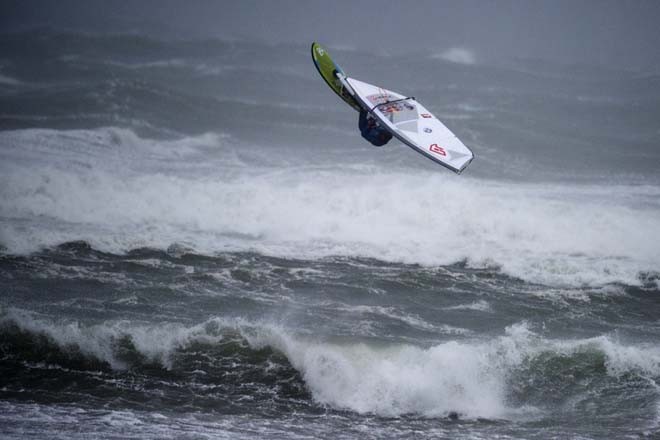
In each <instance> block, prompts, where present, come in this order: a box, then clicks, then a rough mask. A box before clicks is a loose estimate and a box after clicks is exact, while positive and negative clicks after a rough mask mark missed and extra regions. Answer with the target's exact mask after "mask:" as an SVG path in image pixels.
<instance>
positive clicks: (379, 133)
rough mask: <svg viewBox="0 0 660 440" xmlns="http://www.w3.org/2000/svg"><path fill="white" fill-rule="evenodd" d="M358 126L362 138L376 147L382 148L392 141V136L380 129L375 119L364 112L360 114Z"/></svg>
mask: <svg viewBox="0 0 660 440" xmlns="http://www.w3.org/2000/svg"><path fill="white" fill-rule="evenodd" d="M358 126H359V127H360V134H361V135H362V137H363V138H365V139H366V140H368V141H369V142H371V144H372V145H375V146H376V147H382V146H383V145H385V144H386V143H388V142H389V141H390V139H392V134H391V133H390V132H389V131H387V130H386V129H384V128H383V127H381V126H380V124H379V123H378V121H377V120H376V118H374V117H373V116H371V115H370V114H369V113H368V112H367V111H365V110H362V111H361V112H360V119H359V121H358Z"/></svg>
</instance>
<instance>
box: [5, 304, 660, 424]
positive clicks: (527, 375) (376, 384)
mask: <svg viewBox="0 0 660 440" xmlns="http://www.w3.org/2000/svg"><path fill="white" fill-rule="evenodd" d="M1 324H2V338H3V341H4V343H3V347H4V348H3V356H4V358H5V360H6V359H8V358H11V357H16V356H19V357H20V356H23V357H25V356H28V355H26V354H25V353H26V350H29V347H30V345H35V344H38V341H39V340H40V339H39V338H42V339H43V338H45V340H46V341H49V343H50V344H52V345H51V346H50V347H49V346H48V344H46V345H45V348H44V345H43V343H42V345H41V347H42V349H41V350H40V351H39V350H37V351H29V353H30V354H29V356H32V359H23V360H24V361H35V360H37V357H41V358H42V359H45V360H46V361H48V360H49V359H50V360H51V362H53V360H55V361H58V359H60V360H61V359H62V356H63V355H64V356H65V358H66V356H67V353H68V356H69V358H70V357H71V356H74V358H75V356H79V355H81V354H82V356H83V357H84V358H91V359H92V360H96V361H101V362H105V363H106V365H108V366H109V367H110V368H113V369H120V370H121V369H127V368H131V369H132V370H134V369H135V368H138V369H139V368H142V367H141V365H144V363H145V362H147V363H148V362H152V363H156V364H159V365H161V366H162V367H163V368H165V369H168V370H171V371H179V372H185V371H191V370H194V371H203V372H204V373H205V377H206V378H207V381H210V383H213V381H219V382H223V383H227V382H232V383H233V385H234V386H236V387H239V388H240V386H241V382H242V381H244V380H248V378H249V380H250V381H258V382H262V383H264V384H266V385H267V384H268V383H271V384H273V383H277V382H278V381H279V380H287V381H290V380H291V379H292V377H291V371H292V370H291V367H293V368H294V369H295V370H296V371H297V372H298V373H297V374H298V376H297V377H298V378H297V379H295V380H297V381H302V382H301V384H304V387H305V388H306V389H307V390H308V391H309V393H311V398H312V399H313V400H314V401H315V402H316V403H317V404H321V405H325V406H328V407H330V408H333V409H339V410H350V411H354V412H357V413H373V414H378V415H382V416H400V415H404V414H419V415H423V416H426V417H437V416H446V415H447V414H451V413H459V414H461V415H463V416H465V417H487V418H509V417H516V416H517V415H520V414H521V411H522V412H523V413H525V412H529V411H536V410H534V406H535V405H536V406H543V402H542V399H536V398H535V397H534V396H541V395H543V394H544V393H551V394H552V393H554V394H556V392H555V391H553V390H555V389H557V387H560V385H561V387H560V388H562V389H563V390H564V392H565V394H563V395H562V396H559V397H557V399H559V398H562V399H564V400H566V399H568V398H569V397H571V395H572V394H571V392H570V390H568V391H567V390H566V386H568V385H566V381H567V380H568V381H571V380H573V381H577V380H578V379H576V377H589V380H590V381H591V380H599V381H601V382H602V381H603V380H605V379H606V378H610V379H611V380H612V381H614V382H612V383H615V382H617V381H620V380H633V381H635V380H637V379H635V378H657V377H658V376H660V347H658V346H657V345H648V344H647V345H623V344H621V343H620V342H617V341H616V340H615V339H612V338H611V337H609V336H600V337H596V338H590V339H583V340H568V341H567V340H550V339H544V338H542V337H541V336H540V335H538V334H536V333H534V332H533V331H532V330H531V329H530V328H529V326H528V325H527V324H525V323H520V324H516V325H513V326H511V327H508V328H507V329H506V331H505V334H504V335H502V336H499V337H495V338H492V339H489V340H484V341H480V340H475V341H472V342H455V341H449V342H445V343H440V344H437V345H432V346H429V347H419V346H414V345H410V344H387V345H383V344H382V343H377V344H370V343H368V342H367V341H364V342H348V341H345V342H332V341H331V340H324V339H313V338H310V337H305V336H301V335H296V334H295V333H293V332H291V331H290V330H288V329H286V328H284V327H282V326H280V325H274V324H269V323H254V322H249V321H246V320H241V319H221V318H211V319H209V320H207V321H205V322H202V323H200V324H197V325H185V324H180V323H160V324H140V323H130V322H127V321H110V322H105V323H100V324H91V325H88V324H83V323H81V322H77V321H62V322H58V321H53V320H52V319H50V318H45V317H40V316H38V315H35V314H32V313H28V312H24V311H21V310H18V309H10V310H8V311H7V312H6V313H5V315H4V317H3V318H2V321H1ZM12 329H13V330H12ZM17 331H18V333H17ZM21 334H22V335H23V336H21ZM25 335H27V339H26V336H25ZM16 338H20V339H19V340H17V339H16ZM35 338H36V339H35ZM218 346H222V347H223V349H222V350H221V351H217V350H215V348H216V347H218ZM12 347H13V348H12ZM18 347H20V348H18ZM26 347H28V348H26ZM12 350H13V351H12ZM53 350H55V351H57V353H58V356H59V357H58V356H49V351H53ZM127 350H128V351H129V352H130V351H132V352H133V354H131V353H127ZM264 350H266V351H264ZM278 353H279V354H280V356H281V357H278ZM590 353H591V354H590ZM192 354H194V356H192ZM186 356H192V357H191V358H190V359H189V361H190V362H191V363H190V364H188V363H186V359H187V358H186ZM585 356H588V357H587V358H585ZM225 358H226V359H227V360H226V361H225ZM239 358H240V359H239ZM585 359H586V360H585ZM84 362H89V361H84ZM84 362H83V365H82V367H85V365H84ZM147 365H148V364H147ZM218 365H220V366H221V368H220V369H219V370H218V369H217V368H218ZM560 365H564V366H563V367H559V366H560ZM193 366H194V368H193ZM80 367H81V366H80V365H78V368H80ZM87 368H92V369H98V365H96V364H92V365H91V366H89V365H88V366H87ZM557 368H563V369H564V370H565V372H566V373H565V374H564V373H562V372H561V371H560V370H557ZM200 369H201V370H200ZM241 370H244V371H243V373H244V374H242V373H241ZM278 371H279V372H280V373H281V374H282V375H283V376H284V377H283V378H280V379H277V378H276V377H275V378H273V374H274V375H275V376H277V375H278V374H280V373H278ZM145 372H150V373H149V374H154V373H155V371H154V370H153V368H146V369H145ZM195 374H197V373H195ZM259 377H261V378H259ZM571 377H572V379H571ZM610 379H607V380H605V381H606V382H607V381H608V380H610ZM608 383H609V382H608ZM521 384H522V385H521ZM524 384H527V385H524ZM569 385H570V383H569ZM605 385H606V386H609V385H607V384H605ZM527 386H534V387H535V388H534V389H533V390H531V391H530V389H527V388H526V387H527ZM575 386H576V387H578V385H577V384H576V385H575ZM578 388H579V387H578ZM294 389H296V387H294ZM532 391H533V392H532ZM650 391H653V390H652V389H651V390H650ZM299 392H300V391H298V393H299ZM530 396H531V397H530ZM513 401H515V402H516V405H514V406H512V405H511V402H513Z"/></svg>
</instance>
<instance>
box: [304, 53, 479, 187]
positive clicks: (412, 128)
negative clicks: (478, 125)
mask: <svg viewBox="0 0 660 440" xmlns="http://www.w3.org/2000/svg"><path fill="white" fill-rule="evenodd" d="M312 58H313V59H314V64H315V65H316V68H317V69H318V71H319V73H320V74H321V76H322V77H323V79H324V80H325V82H326V83H327V84H328V85H329V86H330V88H332V89H333V90H334V91H335V93H337V95H339V96H340V97H341V98H342V99H343V100H344V101H345V102H346V103H347V104H349V105H350V106H351V107H353V108H354V109H356V110H358V111H363V110H364V111H367V112H369V113H370V114H371V115H373V116H374V117H375V118H376V119H377V120H378V121H379V123H380V124H381V126H382V127H384V128H385V129H387V130H388V131H389V132H390V133H392V135H393V136H394V137H396V138H397V139H399V140H400V141H401V142H403V143H404V144H406V145H407V146H409V147H410V148H412V149H413V150H415V151H416V152H418V153H420V154H422V155H424V156H425V157H427V158H429V159H431V160H432V161H434V162H436V163H438V164H440V165H442V166H444V167H446V168H448V169H450V170H452V171H454V172H455V173H457V174H460V173H461V172H463V170H465V168H467V166H468V165H469V164H470V162H472V160H473V159H474V154H473V153H472V151H470V149H469V148H468V147H466V146H465V144H463V142H461V140H460V139H459V138H458V137H457V136H456V135H455V134H454V133H453V132H452V131H451V130H449V128H447V127H446V126H445V125H444V124H443V123H442V122H441V121H440V120H438V119H437V118H436V117H435V116H434V115H433V113H431V112H430V111H429V110H428V109H427V108H426V107H424V106H423V105H422V104H420V103H419V102H417V100H416V99H415V98H414V97H406V96H404V95H401V94H400V93H396V92H393V91H391V90H388V89H384V88H382V87H378V86H375V85H373V84H369V83H366V82H363V81H360V80H357V79H355V78H351V77H348V76H346V74H345V73H344V71H343V70H342V69H341V68H340V67H339V66H338V65H337V64H336V63H335V62H334V61H333V60H332V58H330V55H329V54H328V51H327V50H326V49H325V48H323V47H322V46H321V45H319V44H318V43H314V44H312Z"/></svg>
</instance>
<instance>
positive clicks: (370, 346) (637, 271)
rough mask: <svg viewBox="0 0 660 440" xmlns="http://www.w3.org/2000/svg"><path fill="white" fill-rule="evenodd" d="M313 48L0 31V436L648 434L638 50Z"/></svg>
mask: <svg viewBox="0 0 660 440" xmlns="http://www.w3.org/2000/svg"><path fill="white" fill-rule="evenodd" d="M311 43H312V42H311V41H309V42H301V43H300V44H291V43H277V44H276V43H271V42H268V41H259V40H254V41H251V40H241V39H230V38H226V39H223V38H202V37H199V38H175V37H171V38H168V37H162V36H161V37H156V36H147V35H145V34H142V33H140V32H139V31H136V32H128V33H114V34H113V33H109V32H79V31H73V30H57V29H49V28H40V29H32V30H23V31H17V32H3V33H1V34H0V437H1V438H3V439H92V438H99V439H165V438H173V439H174V438H176V439H354V438H360V439H420V438H434V439H639V438H641V439H652V438H660V238H659V237H660V173H659V172H658V169H659V168H660V128H659V127H660V126H659V125H658V121H659V120H660V73H659V72H652V71H649V72H640V71H636V70H631V69H626V67H625V66H603V65H589V64H579V63H577V64H576V63H573V64H566V63H560V62H557V61H548V60H544V59H534V58H520V59H508V60H502V61H501V62H493V61H492V60H491V61H489V62H485V61H483V62H482V61H481V60H480V59H479V57H478V55H475V54H471V53H469V51H467V50H464V49H460V48H459V49H456V50H454V51H449V52H445V51H440V50H439V51H438V52H437V53H430V52H422V51H411V52H410V53H402V52H396V53H394V52H392V53H391V52H388V51H383V50H377V51H370V50H369V48H363V47H348V46H333V45H332V44H327V49H328V51H329V52H330V53H331V55H332V56H333V57H334V59H335V60H336V61H337V62H338V64H340V65H341V66H342V67H343V68H344V70H345V71H346V72H347V74H348V75H349V76H353V77H355V78H358V79H360V80H363V81H367V82H370V83H374V84H378V85H380V86H382V87H385V88H388V89H392V90H394V91H397V92H399V93H402V94H404V95H407V96H415V97H416V99H417V100H418V101H419V102H421V103H423V104H424V105H425V106H426V107H427V108H428V109H429V110H430V111H432V112H433V113H434V114H435V115H436V116H437V117H438V118H439V119H441V120H442V121H443V122H444V123H445V125H447V126H448V127H449V128H450V129H451V130H452V131H454V132H455V133H456V134H457V135H458V136H459V138H461V139H462V140H463V142H464V143H465V144H466V145H467V146H468V147H469V148H470V149H471V150H472V151H473V152H474V154H475V159H474V161H473V162H472V163H471V165H470V166H469V167H468V168H467V169H466V170H465V171H464V172H463V173H462V174H461V175H460V176H459V175H456V174H454V173H452V172H450V171H449V170H447V169H445V168H443V167H441V166H439V165H438V164H436V163H434V162H432V161H430V160H428V159H426V158H425V157H423V156H421V155H419V154H417V153H416V152H415V151H413V150H411V149H410V148H408V147H406V146H405V145H403V144H401V143H400V142H398V141H397V140H396V139H395V140H393V141H391V142H390V143H389V144H388V145H386V146H384V147H382V148H376V147H372V146H371V145H370V144H368V143H367V142H366V141H364V140H363V139H362V138H361V137H360V135H359V132H358V129H357V123H358V114H357V113H356V112H355V111H354V110H353V109H351V108H350V107H349V106H347V105H346V104H345V103H344V102H342V101H341V100H340V99H339V98H338V97H337V96H336V95H335V94H334V93H333V92H332V90H331V89H330V88H328V87H327V85H326V84H325V83H324V81H323V79H322V78H321V77H320V76H319V74H318V72H317V71H316V69H315V67H314V64H313V62H312V59H311V55H310V45H311ZM321 43H324V42H321Z"/></svg>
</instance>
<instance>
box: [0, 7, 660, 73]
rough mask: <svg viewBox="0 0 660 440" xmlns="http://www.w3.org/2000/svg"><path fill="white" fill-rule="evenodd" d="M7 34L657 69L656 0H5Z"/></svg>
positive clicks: (659, 23)
mask: <svg viewBox="0 0 660 440" xmlns="http://www.w3.org/2000/svg"><path fill="white" fill-rule="evenodd" d="M0 25H1V26H2V28H3V30H20V29H25V28H27V27H32V26H51V27H56V28H69V29H71V28H73V29H84V30H88V31H144V32H148V33H155V34H159V36H163V35H167V34H168V33H171V35H174V36H177V37H194V36H217V37H224V38H240V39H258V40H267V41H271V42H286V43H300V44H304V45H307V44H309V43H310V42H311V41H314V40H316V41H320V42H323V43H325V44H328V45H341V46H345V47H352V48H356V49H360V50H376V51H379V52H391V53H401V52H413V51H414V52H419V51H425V52H429V53H441V52H444V51H446V50H447V49H450V48H463V49H467V50H470V51H472V52H473V53H474V54H475V56H476V57H477V59H481V60H484V61H497V60H503V61H506V60H511V59H514V58H530V57H533V58H542V59H548V60H555V61H561V62H570V63H574V62H581V63H587V64H601V65H613V66H616V67H624V68H631V69H634V70H643V71H647V70H652V71H656V72H657V71H658V69H659V68H660V1H655V0H651V1H646V0H629V1H624V0H619V1H612V0H593V1H579V0H555V1H532V0H497V1H487V0H479V1H473V0H469V1H466V0H462V1H429V0H424V1H413V0H410V1H384V0H383V1H375V0H363V1H359V0H354V1H345V0H341V1H327V0H324V1H321V0H312V1H293V0H280V1H277V0H273V1H264V0H261V1H257V0H237V1H231V2H229V1H226V2H225V1H210V0H204V1H202V0H198V1H172V0H141V1H121V0H114V1H102V0H81V1H71V0H59V1H51V0H45V1H43V0H19V1H15V0H10V1H7V0H5V1H0Z"/></svg>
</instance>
